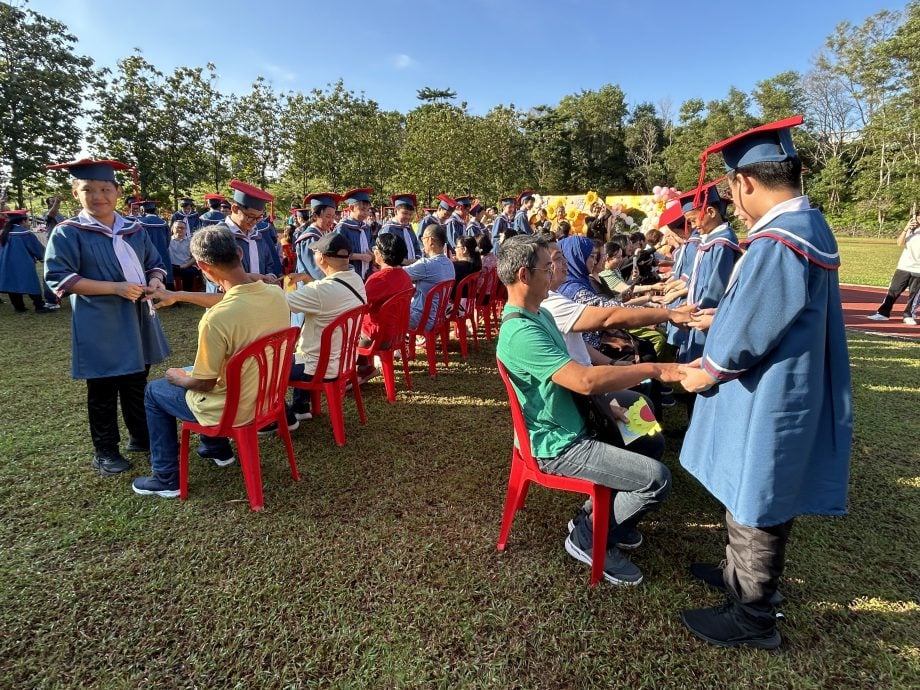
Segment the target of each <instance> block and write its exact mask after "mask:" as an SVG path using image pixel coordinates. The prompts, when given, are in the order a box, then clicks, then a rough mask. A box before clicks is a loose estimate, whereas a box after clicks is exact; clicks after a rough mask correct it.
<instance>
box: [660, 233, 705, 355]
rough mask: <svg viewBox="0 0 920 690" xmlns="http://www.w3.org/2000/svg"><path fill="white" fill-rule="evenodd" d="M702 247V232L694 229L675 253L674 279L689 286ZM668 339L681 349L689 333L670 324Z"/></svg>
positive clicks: (675, 303)
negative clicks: (694, 263) (698, 252)
mask: <svg viewBox="0 0 920 690" xmlns="http://www.w3.org/2000/svg"><path fill="white" fill-rule="evenodd" d="M699 246H700V231H699V230H696V229H694V230H693V231H692V232H691V233H690V236H689V237H688V238H687V240H686V242H684V243H683V244H682V245H680V247H678V248H677V251H675V252H674V265H673V266H672V267H671V275H672V276H673V277H674V278H680V279H681V280H683V281H684V282H685V283H687V284H688V285H689V283H690V273H691V272H692V271H693V261H694V259H695V257H696V250H697V247H699ZM686 301H687V300H686V299H685V298H683V297H678V298H677V299H676V300H674V301H673V302H671V303H670V304H669V305H668V309H676V308H677V307H679V306H681V305H683V304H685V303H686ZM665 334H666V339H667V341H668V344H669V345H672V346H673V347H676V348H680V347H681V345H683V343H684V341H686V340H687V331H685V330H682V329H680V328H678V327H677V326H675V325H674V324H672V323H670V322H668V324H667V325H666V326H665Z"/></svg>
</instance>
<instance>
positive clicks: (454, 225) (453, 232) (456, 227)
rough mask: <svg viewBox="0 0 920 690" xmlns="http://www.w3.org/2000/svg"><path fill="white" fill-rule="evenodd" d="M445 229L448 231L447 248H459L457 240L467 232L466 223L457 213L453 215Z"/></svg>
mask: <svg viewBox="0 0 920 690" xmlns="http://www.w3.org/2000/svg"><path fill="white" fill-rule="evenodd" d="M444 228H445V229H446V230H447V246H449V247H450V248H451V249H453V248H454V247H456V246H457V240H459V239H460V238H461V237H463V235H464V233H465V232H466V223H464V222H463V219H462V218H461V217H460V216H458V215H457V214H456V213H451V214H450V218H448V219H447V223H446V224H445V225H444Z"/></svg>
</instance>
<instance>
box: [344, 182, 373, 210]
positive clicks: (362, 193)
mask: <svg viewBox="0 0 920 690" xmlns="http://www.w3.org/2000/svg"><path fill="white" fill-rule="evenodd" d="M373 193H374V190H373V189H371V188H370V187H360V188H358V189H351V190H349V191H347V192H345V194H344V196H345V205H346V206H353V205H354V204H357V203H358V202H359V201H366V202H367V203H371V194H373Z"/></svg>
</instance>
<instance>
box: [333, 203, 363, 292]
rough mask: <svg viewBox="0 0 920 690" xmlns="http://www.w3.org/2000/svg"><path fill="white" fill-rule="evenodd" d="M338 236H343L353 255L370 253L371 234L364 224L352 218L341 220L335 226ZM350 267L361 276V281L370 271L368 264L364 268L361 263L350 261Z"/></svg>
mask: <svg viewBox="0 0 920 690" xmlns="http://www.w3.org/2000/svg"><path fill="white" fill-rule="evenodd" d="M333 232H337V233H339V234H340V235H343V236H344V237H345V238H346V239H347V240H348V241H349V243H350V244H351V251H352V253H354V254H363V253H366V252H370V248H371V244H372V242H371V233H370V230H369V229H368V227H367V225H366V224H365V223H362V222H361V221H359V220H355V219H354V218H343V219H342V220H340V221H339V224H338V225H336V226H335V230H334V231H333ZM362 236H363V237H364V241H365V242H366V245H365V246H364V247H363V248H362V242H361V238H362ZM349 263H351V267H352V268H353V269H355V273H357V274H358V275H359V276H361V278H362V280H363V279H366V278H367V274H368V272H369V271H370V263H369V262H368V266H367V267H366V268H365V266H364V262H363V261H357V260H356V261H351V262H349Z"/></svg>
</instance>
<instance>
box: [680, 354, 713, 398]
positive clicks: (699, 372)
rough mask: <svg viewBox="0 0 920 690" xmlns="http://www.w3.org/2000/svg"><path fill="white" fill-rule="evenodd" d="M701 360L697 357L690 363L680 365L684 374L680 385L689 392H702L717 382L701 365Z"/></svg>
mask: <svg viewBox="0 0 920 690" xmlns="http://www.w3.org/2000/svg"><path fill="white" fill-rule="evenodd" d="M700 362H701V360H699V359H696V360H694V361H693V362H691V363H690V364H681V365H679V368H680V370H681V372H682V373H683V375H684V378H683V379H682V380H681V382H680V385H681V386H683V388H684V390H685V391H687V392H688V393H700V392H702V391H705V390H708V389H710V388H712V387H713V386H714V385H715V383H716V380H715V379H714V378H712V376H710V375H709V374H707V373H706V372H705V371H704V370H703V369H702V368H701V367H700Z"/></svg>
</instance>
